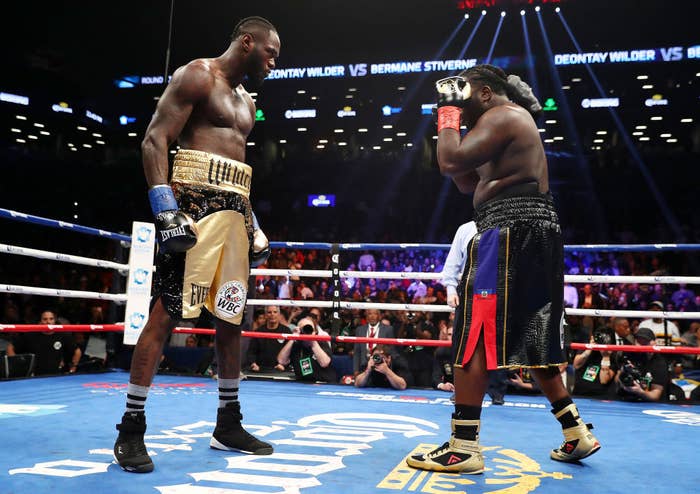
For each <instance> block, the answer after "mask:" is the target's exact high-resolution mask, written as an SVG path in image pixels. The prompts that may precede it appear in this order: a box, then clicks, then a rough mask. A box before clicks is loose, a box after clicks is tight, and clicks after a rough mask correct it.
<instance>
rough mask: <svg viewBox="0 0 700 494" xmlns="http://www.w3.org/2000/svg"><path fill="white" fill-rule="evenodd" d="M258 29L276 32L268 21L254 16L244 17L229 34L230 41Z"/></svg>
mask: <svg viewBox="0 0 700 494" xmlns="http://www.w3.org/2000/svg"><path fill="white" fill-rule="evenodd" d="M260 28H263V29H267V30H269V31H275V32H277V28H276V27H275V26H273V25H272V23H271V22H270V21H268V20H267V19H265V18H264V17H258V16H256V15H254V16H251V17H246V18H245V19H241V21H240V22H239V23H238V24H236V27H234V28H233V33H232V34H231V41H233V40H235V39H236V38H238V37H239V36H241V35H243V34H246V33H247V34H251V31H254V30H256V29H260Z"/></svg>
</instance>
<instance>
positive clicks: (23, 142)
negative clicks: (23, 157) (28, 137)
mask: <svg viewBox="0 0 700 494" xmlns="http://www.w3.org/2000/svg"><path fill="white" fill-rule="evenodd" d="M15 142H19V143H20V144H26V143H27V141H25V140H24V139H15Z"/></svg>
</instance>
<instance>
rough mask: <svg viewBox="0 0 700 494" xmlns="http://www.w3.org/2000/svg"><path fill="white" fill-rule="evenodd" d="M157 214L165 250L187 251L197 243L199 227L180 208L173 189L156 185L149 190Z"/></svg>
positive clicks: (152, 207) (158, 230) (157, 225)
mask: <svg viewBox="0 0 700 494" xmlns="http://www.w3.org/2000/svg"><path fill="white" fill-rule="evenodd" d="M148 200H149V201H150V203H151V210H152V211H153V215H154V216H155V224H156V231H157V235H158V243H159V244H160V248H161V249H162V250H163V251H164V252H185V251H186V250H188V249H191V248H192V247H194V245H195V244H196V243H197V227H196V226H195V224H194V221H192V218H190V217H189V215H187V214H185V213H183V212H182V211H180V210H179V208H178V206H177V201H176V200H175V194H173V189H171V188H170V186H169V185H156V186H154V187H151V189H150V190H149V191H148Z"/></svg>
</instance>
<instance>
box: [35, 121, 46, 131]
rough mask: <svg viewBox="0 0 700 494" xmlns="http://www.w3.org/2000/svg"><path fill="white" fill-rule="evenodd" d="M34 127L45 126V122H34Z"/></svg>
mask: <svg viewBox="0 0 700 494" xmlns="http://www.w3.org/2000/svg"><path fill="white" fill-rule="evenodd" d="M34 127H39V128H40V129H43V128H44V124H42V123H39V122H34Z"/></svg>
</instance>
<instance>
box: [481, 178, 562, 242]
mask: <svg viewBox="0 0 700 494" xmlns="http://www.w3.org/2000/svg"><path fill="white" fill-rule="evenodd" d="M474 219H475V220H476V225H477V229H478V230H479V231H480V232H481V231H483V230H485V229H489V228H494V227H497V226H511V225H514V224H515V223H519V222H522V221H525V222H530V221H545V222H551V223H555V224H558V223H559V219H558V217H557V213H556V210H555V208H554V200H553V198H552V194H550V193H549V192H545V193H542V192H540V191H539V186H538V184H537V182H527V183H522V184H516V185H513V186H511V187H508V188H507V189H505V190H502V191H501V192H499V193H498V194H497V195H496V196H495V197H493V198H491V199H489V200H488V201H486V202H484V203H481V204H479V205H478V206H477V207H476V208H475V210H474Z"/></svg>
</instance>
